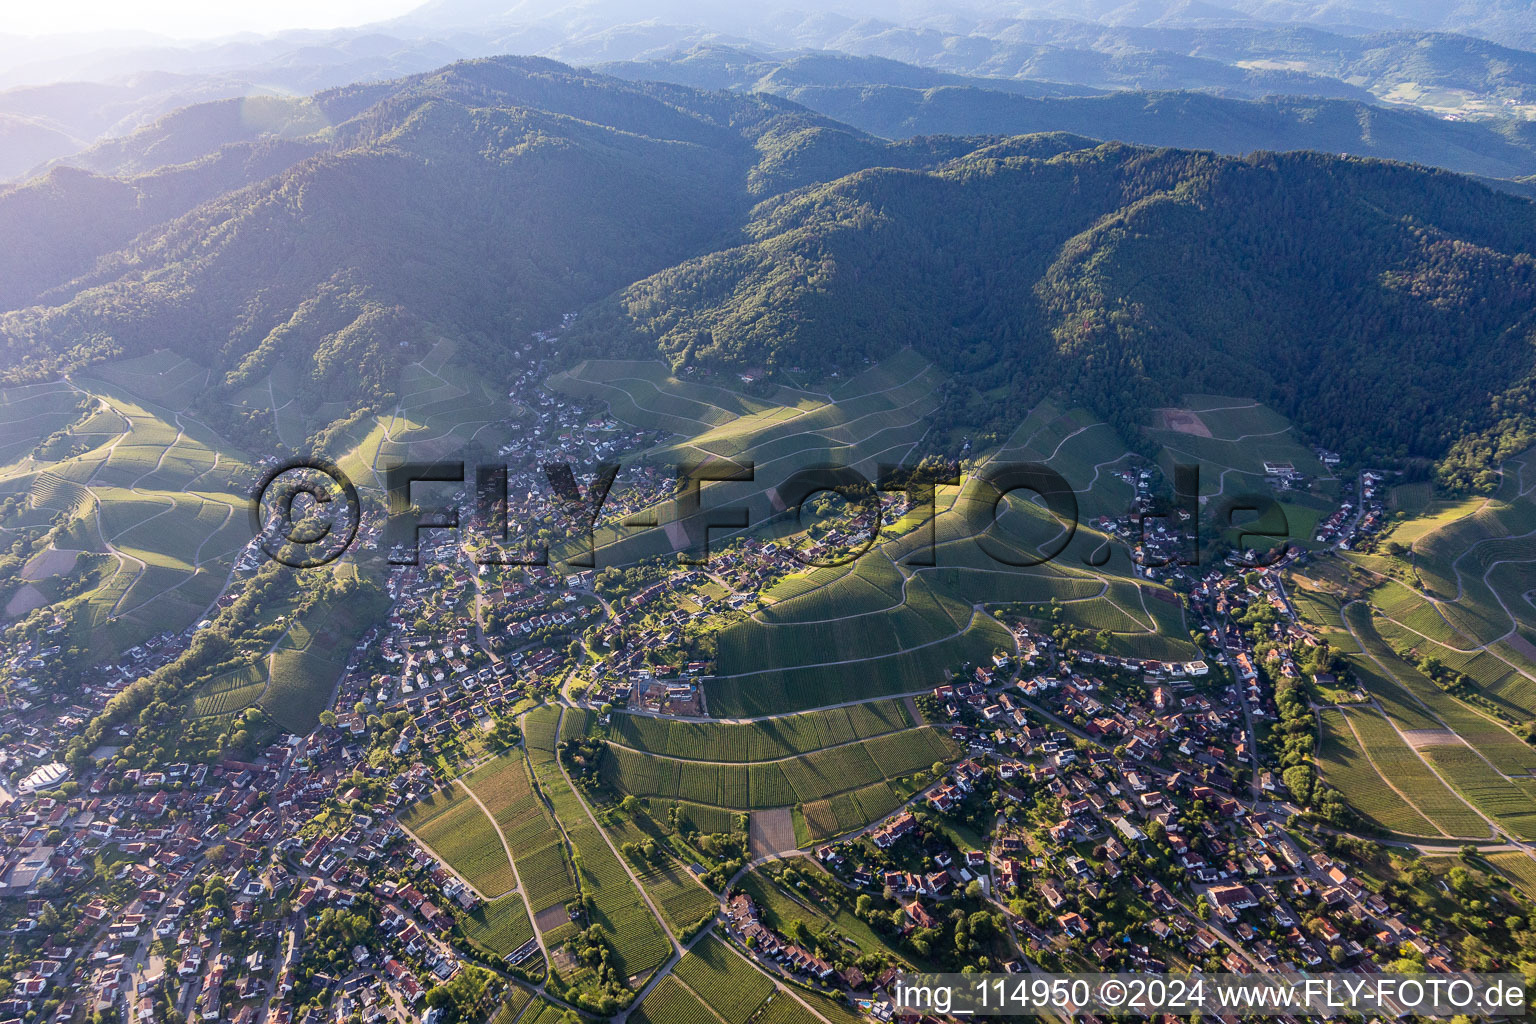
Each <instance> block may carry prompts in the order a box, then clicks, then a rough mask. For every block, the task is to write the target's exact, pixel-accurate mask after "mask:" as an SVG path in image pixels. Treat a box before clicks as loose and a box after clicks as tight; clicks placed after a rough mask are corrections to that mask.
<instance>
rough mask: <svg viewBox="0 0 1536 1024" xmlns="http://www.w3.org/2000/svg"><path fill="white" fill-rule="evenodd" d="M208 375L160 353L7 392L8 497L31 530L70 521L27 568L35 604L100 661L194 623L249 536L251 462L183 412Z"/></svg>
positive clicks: (0, 457)
mask: <svg viewBox="0 0 1536 1024" xmlns="http://www.w3.org/2000/svg"><path fill="white" fill-rule="evenodd" d="M205 378H206V371H205V370H202V369H200V368H197V367H195V366H193V364H191V363H189V362H188V361H187V360H184V359H181V358H179V357H174V356H170V355H169V354H166V353H160V354H156V355H151V356H144V357H141V358H139V359H134V360H127V361H122V362H117V363H103V364H99V365H97V366H93V367H92V368H91V370H90V372H89V373H88V374H80V375H78V376H76V377H75V378H74V379H73V380H72V381H71V382H68V383H63V382H60V383H53V384H40V385H28V386H24V387H17V388H8V389H3V390H0V495H18V496H22V497H24V498H25V499H26V502H27V512H26V513H25V514H24V516H23V518H22V520H21V521H22V522H29V523H33V524H37V525H46V524H47V522H48V521H49V520H50V518H52V517H55V516H59V517H61V518H60V521H59V525H58V526H57V528H56V529H55V531H54V532H53V534H52V542H51V545H50V547H49V548H48V550H47V551H45V552H44V554H45V556H46V555H49V554H51V553H54V552H56V553H58V554H59V555H60V556H61V557H58V558H52V557H40V558H38V559H35V560H34V561H33V562H32V563H31V564H30V565H29V566H28V571H27V573H26V574H25V575H26V578H27V579H28V580H29V584H28V587H27V588H24V591H25V594H26V596H27V597H28V598H30V601H28V602H26V606H28V607H30V606H35V605H41V604H49V603H51V604H54V606H55V608H56V610H59V611H62V612H66V613H68V614H70V615H72V616H73V618H74V621H75V628H76V630H77V631H78V633H79V636H80V642H81V645H82V646H85V647H88V648H89V650H90V651H91V653H92V655H93V656H96V657H98V658H103V659H104V658H106V657H110V656H112V655H114V654H116V653H117V652H119V651H122V650H124V649H126V648H128V647H130V646H132V645H133V644H135V643H138V642H140V641H142V640H143V639H144V638H146V637H148V636H153V635H154V634H156V633H159V632H163V631H166V630H172V631H176V630H181V629H184V628H186V627H187V626H189V625H192V624H193V623H195V622H197V621H198V619H199V618H201V617H203V616H204V615H205V614H206V613H207V612H208V610H209V609H210V607H211V606H212V604H213V601H214V599H215V598H216V597H217V596H218V593H219V590H220V588H221V587H222V586H223V584H224V581H225V579H226V577H227V576H228V574H229V571H230V568H231V566H232V564H233V559H234V558H235V557H236V556H237V555H238V554H239V552H240V551H241V550H242V549H243V548H244V546H245V545H246V544H247V543H248V542H249V541H250V540H251V529H250V523H249V521H248V518H247V515H246V511H247V506H248V503H249V496H248V495H247V494H245V493H243V488H244V487H245V486H246V484H247V481H248V480H249V478H250V474H251V471H250V469H249V466H248V463H247V458H246V457H245V456H244V455H243V454H242V453H241V452H240V451H239V449H238V448H237V447H236V446H235V445H233V444H231V443H230V442H228V441H227V440H225V439H224V438H222V437H220V436H218V435H217V434H216V433H214V432H213V431H212V430H210V429H209V428H208V427H206V426H205V425H203V424H202V423H200V422H198V421H197V420H195V419H193V418H191V417H190V416H187V415H184V413H185V411H186V409H187V406H188V405H189V404H190V402H191V400H192V398H193V397H194V396H195V395H196V389H197V387H199V386H201V382H202V381H203V380H204V379H205ZM78 551H84V552H86V553H87V555H88V556H90V557H89V558H87V559H84V560H80V561H77V560H76V558H75V553H76V552H78ZM86 566H91V567H94V569H95V571H94V572H93V574H92V575H91V576H89V577H84V578H83V579H84V586H83V589H82V588H81V587H75V588H70V590H69V593H70V596H68V597H60V596H59V595H61V594H62V593H63V592H64V587H63V584H64V583H65V582H66V581H68V580H70V579H75V580H81V579H82V576H81V569H82V568H83V567H86ZM23 610H25V608H24V607H23V605H20V604H18V605H16V606H15V607H13V608H12V609H11V613H12V614H17V613H19V612H20V611H23ZM207 713H219V712H207Z"/></svg>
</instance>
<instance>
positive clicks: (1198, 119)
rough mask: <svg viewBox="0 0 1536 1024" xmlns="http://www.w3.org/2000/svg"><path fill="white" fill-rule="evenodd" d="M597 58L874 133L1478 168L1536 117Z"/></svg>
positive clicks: (1522, 135)
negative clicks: (776, 101)
mask: <svg viewBox="0 0 1536 1024" xmlns="http://www.w3.org/2000/svg"><path fill="white" fill-rule="evenodd" d="M598 70H601V71H603V72H604V73H606V74H613V75H617V76H619V77H622V78H632V79H642V78H653V79H660V80H663V81H676V82H680V83H683V84H688V85H695V86H698V87H701V88H731V89H737V90H760V91H766V92H771V93H773V94H775V95H779V96H784V97H786V98H788V99H792V100H795V101H796V102H797V103H802V104H804V105H806V106H808V107H810V108H811V109H813V110H816V111H819V112H820V113H823V114H826V115H827V116H829V117H833V118H836V119H837V120H839V121H843V122H846V123H848V124H851V125H854V126H855V127H858V128H862V129H863V130H865V131H868V132H871V133H872V134H875V135H880V136H883V137H886V138H896V139H899V138H909V137H911V136H914V135H928V134H955V135H981V134H1003V135H1018V134H1029V133H1033V132H1054V131H1060V132H1069V133H1074V134H1079V135H1084V136H1088V137H1091V138H1098V139H1105V140H1117V141H1123V142H1133V143H1138V144H1142V145H1150V146H1176V147H1179V148H1185V149H1210V150H1214V151H1216V152H1221V153H1232V154H1243V153H1249V152H1253V151H1254V150H1261V149H1268V150H1292V149H1312V150H1318V151H1320V152H1325V153H1341V154H1348V155H1352V156H1375V157H1380V158H1382V159H1389V160H1403V161H1411V162H1418V163H1425V164H1430V165H1433V166H1438V167H1445V168H1447V169H1449V170H1455V171H1459V172H1462V173H1465V174H1473V175H1479V176H1485V177H1490V178H1519V177H1522V176H1525V175H1528V174H1530V173H1532V171H1533V170H1536V126H1533V125H1531V124H1530V123H1528V122H1522V123H1519V124H1510V125H1507V126H1504V127H1503V130H1500V129H1499V128H1496V127H1494V126H1493V125H1490V124H1487V123H1483V122H1466V121H1463V122H1453V121H1444V120H1441V119H1438V118H1434V117H1430V116H1428V115H1425V114H1422V113H1419V112H1416V111H1413V110H1407V109H1398V108H1388V107H1381V106H1377V105H1374V104H1367V103H1361V102H1356V101H1352V100H1327V99H1316V98H1280V97H1275V98H1270V99H1267V100H1258V101H1252V100H1239V99H1231V98H1225V97H1220V96H1212V95H1207V94H1203V93H1193V92H1172V93H1160V92H1151V93H1143V92H1114V93H1109V94H1097V93H1098V90H1083V92H1084V93H1086V94H1084V95H1079V94H1077V93H1075V92H1074V90H1077V89H1079V88H1080V87H1075V86H1068V85H1058V84H1052V83H1040V82H1033V81H1031V82H1019V81H1016V80H1013V79H978V78H966V77H964V76H951V75H948V74H945V73H943V72H937V71H934V70H932V69H928V68H918V67H913V66H911V65H906V64H901V63H899V62H894V61H889V60H885V59H883V58H857V57H848V56H844V55H837V54H805V55H794V56H787V57H780V58H774V57H768V56H762V55H757V54H753V53H750V52H746V51H740V50H733V49H729V48H723V47H705V48H700V49H696V50H693V51H690V52H688V53H684V54H679V55H677V56H676V57H675V58H672V59H670V60H652V61H643V62H625V63H618V64H606V65H601V66H600V68H599V69H598ZM1520 191H1522V192H1523V189H1521V190H1520Z"/></svg>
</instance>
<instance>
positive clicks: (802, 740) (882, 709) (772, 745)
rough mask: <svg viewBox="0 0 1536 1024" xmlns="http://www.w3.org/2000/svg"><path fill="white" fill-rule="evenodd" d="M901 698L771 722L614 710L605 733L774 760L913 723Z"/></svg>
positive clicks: (654, 745)
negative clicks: (686, 719)
mask: <svg viewBox="0 0 1536 1024" xmlns="http://www.w3.org/2000/svg"><path fill="white" fill-rule="evenodd" d="M912 724H913V723H912V718H911V715H909V714H908V713H907V709H906V706H905V705H904V704H903V703H902V702H900V701H894V700H892V701H880V702H877V703H871V704H855V705H852V706H850V707H846V708H832V709H829V710H826V711H812V712H808V713H805V714H800V715H787V716H785V717H783V718H776V719H774V720H772V721H769V722H751V723H726V722H720V723H715V722H682V721H678V720H676V719H666V718H651V717H649V716H645V715H626V714H617V715H614V716H613V718H612V721H611V723H610V725H609V726H608V727H607V728H606V729H604V730H602V732H601V735H603V736H605V737H607V738H608V739H612V740H615V741H617V742H618V743H621V744H623V745H624V746H626V747H633V748H634V749H636V750H641V751H646V752H648V753H653V754H661V755H664V756H666V757H675V758H681V759H685V760H699V761H743V762H745V761H771V760H775V759H777V758H781V757H790V756H793V755H796V754H805V753H809V752H811V751H814V750H820V749H821V748H823V747H830V746H835V745H837V744H840V743H848V742H851V741H853V740H858V739H866V738H868V737H871V736H879V735H882V734H884V733H890V732H895V731H897V730H898V729H906V728H910V727H911V726H912Z"/></svg>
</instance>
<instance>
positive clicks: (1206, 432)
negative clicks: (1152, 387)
mask: <svg viewBox="0 0 1536 1024" xmlns="http://www.w3.org/2000/svg"><path fill="white" fill-rule="evenodd" d="M1157 415H1158V418H1159V419H1160V420H1161V421H1162V428H1163V429H1164V430H1173V431H1177V432H1178V433H1180V434H1193V435H1195V436H1196V437H1211V436H1213V435H1212V434H1211V428H1210V427H1208V426H1206V425H1205V420H1202V419H1201V418H1200V415H1199V414H1198V413H1196V412H1193V411H1191V410H1189V409H1159V410H1157Z"/></svg>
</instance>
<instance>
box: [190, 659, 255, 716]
mask: <svg viewBox="0 0 1536 1024" xmlns="http://www.w3.org/2000/svg"><path fill="white" fill-rule="evenodd" d="M266 689H267V679H266V676H265V674H264V673H262V671H261V670H260V669H258V668H257V667H256V666H254V665H247V666H245V667H244V668H239V669H232V670H231V671H229V672H225V673H224V674H222V675H220V676H217V677H215V678H213V679H210V680H209V681H208V682H206V683H204V684H203V685H202V687H201V688H200V689H199V690H198V691H197V693H196V694H195V695H194V696H193V698H192V713H193V714H194V715H198V716H199V717H201V716H204V715H220V716H222V715H233V714H234V713H235V712H237V711H240V710H243V709H244V708H248V707H250V706H251V705H252V704H254V703H256V701H257V700H258V699H259V698H260V697H261V695H262V694H263V693H264V692H266Z"/></svg>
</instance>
